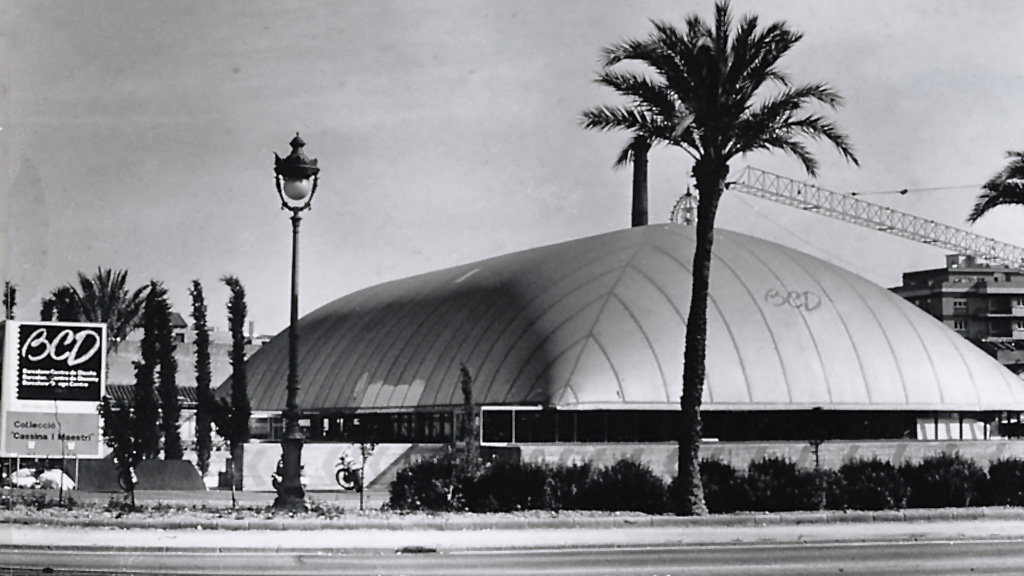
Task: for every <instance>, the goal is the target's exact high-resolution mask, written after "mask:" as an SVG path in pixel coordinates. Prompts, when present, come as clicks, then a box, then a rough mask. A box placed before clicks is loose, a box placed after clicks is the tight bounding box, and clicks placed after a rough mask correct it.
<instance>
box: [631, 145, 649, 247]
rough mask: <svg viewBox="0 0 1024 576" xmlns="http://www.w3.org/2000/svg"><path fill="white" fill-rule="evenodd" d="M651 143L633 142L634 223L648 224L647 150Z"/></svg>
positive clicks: (635, 225)
mask: <svg viewBox="0 0 1024 576" xmlns="http://www.w3.org/2000/svg"><path fill="white" fill-rule="evenodd" d="M650 149H651V144H650V143H649V142H646V141H641V140H637V141H636V142H635V143H634V144H633V224H632V226H633V227H634V228H636V227H637V226H647V152H648V150H650Z"/></svg>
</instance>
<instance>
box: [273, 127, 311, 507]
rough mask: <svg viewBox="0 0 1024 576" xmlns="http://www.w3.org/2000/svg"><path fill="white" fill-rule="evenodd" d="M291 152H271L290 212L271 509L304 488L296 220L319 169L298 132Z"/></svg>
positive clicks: (299, 498) (292, 500) (298, 499)
mask: <svg viewBox="0 0 1024 576" xmlns="http://www.w3.org/2000/svg"><path fill="white" fill-rule="evenodd" d="M290 144H291V147H292V151H291V154H288V156H286V157H285V158H281V157H280V156H278V155H277V154H276V153H275V154H274V174H275V178H274V181H275V183H276V184H277V195H278V196H279V197H280V198H281V209H282V210H288V211H290V212H291V213H292V216H291V219H292V292H291V299H292V303H291V320H290V322H289V324H288V388H287V389H288V400H287V402H286V403H285V408H284V437H283V438H282V439H281V462H282V470H281V482H280V483H279V484H278V486H277V498H276V499H275V500H274V508H276V509H278V510H292V511H294V510H305V509H306V491H305V489H303V487H302V480H301V476H302V443H303V435H302V429H301V428H300V427H299V406H298V401H297V396H298V393H299V362H298V356H299V333H298V323H299V222H300V221H301V220H302V217H301V216H300V214H301V213H302V211H303V210H308V209H309V207H310V204H311V203H312V202H313V195H314V194H315V193H316V185H317V182H318V180H319V177H318V174H319V173H320V168H319V167H317V165H316V159H315V158H313V159H310V158H309V157H307V156H306V154H305V153H304V152H303V151H302V147H303V146H305V145H306V143H305V142H304V141H303V140H302V138H300V137H299V135H298V133H296V134H295V138H293V139H292V141H291V143H290Z"/></svg>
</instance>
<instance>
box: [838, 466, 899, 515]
mask: <svg viewBox="0 0 1024 576" xmlns="http://www.w3.org/2000/svg"><path fill="white" fill-rule="evenodd" d="M838 476H839V482H840V483H841V484H840V489H839V490H838V492H839V493H841V494H842V498H843V505H844V506H845V507H847V508H852V509H854V510H893V509H900V508H903V507H905V506H906V504H907V485H906V483H905V482H904V480H903V476H901V475H900V471H899V469H898V468H897V467H896V466H894V465H893V464H892V463H891V462H888V461H885V460H879V459H878V458H872V459H870V460H868V459H857V460H851V461H849V462H847V463H845V464H843V465H842V466H840V467H839V470H838Z"/></svg>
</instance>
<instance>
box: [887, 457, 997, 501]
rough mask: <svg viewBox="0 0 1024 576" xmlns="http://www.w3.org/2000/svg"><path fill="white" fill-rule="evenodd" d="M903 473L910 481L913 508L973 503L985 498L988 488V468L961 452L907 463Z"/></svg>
mask: <svg viewBox="0 0 1024 576" xmlns="http://www.w3.org/2000/svg"><path fill="white" fill-rule="evenodd" d="M900 474H901V475H902V476H903V479H904V481H905V482H906V484H907V492H908V493H907V506H908V507H909V508H952V507H964V506H970V505H971V504H976V503H977V502H978V501H979V500H980V499H981V496H982V495H983V494H984V491H985V489H986V486H985V484H986V480H987V478H986V477H985V472H984V471H983V470H982V469H981V467H980V466H978V464H977V463H975V462H974V461H973V460H970V459H968V458H964V457H963V456H961V455H960V453H959V452H957V453H954V454H939V455H937V456H929V457H927V458H925V459H924V460H922V461H921V462H920V463H918V464H913V463H910V464H904V465H903V466H901V467H900Z"/></svg>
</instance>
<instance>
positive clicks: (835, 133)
mask: <svg viewBox="0 0 1024 576" xmlns="http://www.w3.org/2000/svg"><path fill="white" fill-rule="evenodd" d="M652 24H653V26H654V31H653V32H652V33H651V34H650V35H649V36H648V37H647V38H643V39H638V40H626V41H624V42H621V43H619V44H616V45H614V46H611V47H609V48H607V49H606V50H605V52H604V53H605V61H604V65H605V68H609V69H610V68H615V67H617V66H618V65H619V64H622V63H632V64H640V65H642V66H644V67H645V68H646V69H648V70H649V71H650V72H651V73H652V74H650V75H648V74H642V73H638V72H635V71H633V70H627V71H621V72H617V73H616V75H614V76H609V77H611V78H615V79H616V80H615V85H612V83H608V84H609V85H612V87H613V88H614V87H616V86H619V88H616V89H617V90H619V91H620V92H622V93H624V94H626V95H628V96H629V97H631V98H632V99H633V101H634V102H633V109H632V110H629V111H625V110H623V111H622V113H621V114H620V116H621V118H622V119H623V120H624V121H627V120H628V121H629V122H631V123H632V124H628V125H630V126H636V127H637V128H636V130H638V131H641V132H640V133H642V134H649V135H652V136H655V137H657V138H658V139H659V140H660V141H663V142H665V143H667V144H669V145H671V146H674V147H678V148H681V149H682V150H683V151H685V152H686V153H687V154H688V155H689V156H690V157H691V158H692V159H693V168H692V175H693V178H694V181H695V183H696V188H697V191H698V193H699V195H700V199H699V201H698V205H697V226H696V248H695V250H694V254H693V289H692V298H691V301H690V309H689V314H688V316H687V320H686V341H685V345H684V351H683V393H682V398H681V401H680V403H681V405H682V425H681V426H680V439H679V477H678V478H677V481H676V486H677V488H679V492H678V493H677V495H676V496H677V498H676V500H677V502H678V509H677V513H679V514H684V515H694V514H705V513H707V508H706V507H705V505H704V494H703V489H702V487H701V483H700V469H699V465H700V460H699V458H700V455H699V450H700V439H701V422H700V404H701V395H702V393H703V389H704V374H705V366H704V361H705V350H706V345H707V303H708V285H709V279H710V274H711V246H712V242H713V240H714V224H715V214H716V212H717V210H718V203H719V201H720V200H721V197H722V194H723V193H724V192H725V189H726V179H727V177H728V175H729V161H730V160H732V159H733V158H734V157H736V156H738V155H741V154H746V153H747V152H754V151H758V150H782V151H783V152H787V153H789V154H792V155H793V156H795V157H796V159H797V160H799V161H800V162H801V164H802V165H803V167H804V169H805V170H806V171H807V173H808V174H809V175H810V176H812V177H813V176H816V175H817V171H818V162H817V160H816V159H815V157H814V154H813V153H812V152H811V150H810V148H808V146H807V144H806V140H807V139H811V140H823V141H825V142H827V143H829V144H831V145H832V146H834V147H835V148H836V149H837V150H838V151H839V153H840V154H842V155H843V156H844V157H845V158H846V159H847V160H848V161H850V162H853V163H854V164H857V158H856V156H855V155H854V152H853V148H852V146H851V145H850V143H849V141H848V139H847V137H846V135H844V134H843V133H842V132H840V131H839V130H838V128H836V126H835V125H834V124H833V123H832V122H830V121H829V120H828V119H826V118H825V117H824V116H822V115H821V114H818V113H815V112H813V111H811V110H809V107H810V106H811V105H814V104H820V105H824V106H825V107H827V108H830V109H832V110H836V109H838V108H839V106H840V105H841V104H842V98H841V97H840V96H839V94H838V93H836V92H835V91H834V90H833V89H832V88H830V87H829V86H828V85H827V84H823V83H816V84H804V85H793V84H792V83H791V82H790V80H789V78H788V76H787V75H786V74H785V73H784V72H783V71H782V70H780V69H779V68H778V63H779V61H780V59H781V58H782V57H783V56H785V55H786V53H788V52H789V51H790V49H792V48H793V46H794V45H796V43H797V42H798V41H800V39H801V38H802V37H803V36H802V34H800V33H799V32H796V31H794V30H792V29H791V28H790V27H789V26H788V25H787V24H786V23H785V22H775V23H773V24H771V25H769V26H767V27H764V28H761V27H759V22H758V19H757V17H756V16H754V15H748V16H744V17H743V18H742V19H741V20H740V22H739V24H738V25H737V26H735V27H734V26H733V18H732V14H731V10H730V7H729V2H728V1H726V0H719V1H718V2H717V3H716V4H715V18H714V21H713V22H711V23H706V22H705V21H704V20H702V19H701V18H700V17H699V16H697V15H691V16H689V17H687V19H686V22H685V28H684V29H681V30H680V29H678V28H675V27H674V26H672V25H671V24H668V23H665V22H652ZM634 69H635V68H634ZM772 88H774V90H771V89H772ZM627 112H628V114H627ZM630 117H632V120H630ZM673 123H674V124H673ZM648 129H650V132H647V130H648Z"/></svg>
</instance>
